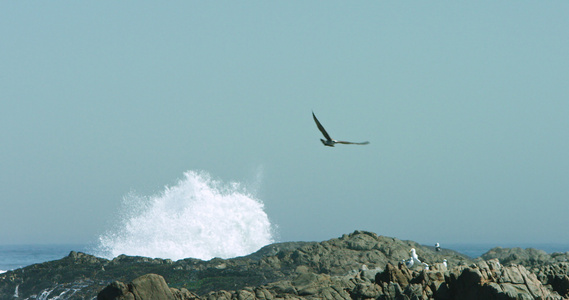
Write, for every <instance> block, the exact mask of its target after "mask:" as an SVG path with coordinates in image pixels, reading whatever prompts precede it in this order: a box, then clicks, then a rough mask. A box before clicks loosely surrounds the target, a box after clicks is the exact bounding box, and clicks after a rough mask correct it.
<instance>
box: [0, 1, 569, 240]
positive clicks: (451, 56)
mask: <svg viewBox="0 0 569 300" xmlns="http://www.w3.org/2000/svg"><path fill="white" fill-rule="evenodd" d="M567 16H569V3H568V2H562V1H555V2H547V3H544V2H538V1H515V2H514V1H500V2H496V1H476V2H470V3H464V2H461V3H460V4H459V3H457V2H455V1H442V2H441V1H436V2H434V1H429V2H424V1H421V2H405V3H401V2H390V1H359V2H352V1H350V2H348V1H325V2H323V1H264V2H261V1H223V2H222V1H217V2H205V1H168V2H157V1H156V2H150V1H137V2H132V1H120V2H117V1H90V2H77V1H57V2H53V1H50V2H27V1H26V2H22V1H3V2H2V3H0V37H1V39H0V45H1V46H0V56H1V57H2V59H1V60H0V70H1V71H0V74H1V78H0V97H1V106H0V116H1V117H0V140H1V141H2V142H1V147H0V163H1V166H0V201H1V202H0V243H61V242H71V243H76V242H79V243H85V242H92V241H94V240H96V238H97V236H98V235H99V234H101V233H102V232H103V231H104V230H106V229H107V225H108V224H109V222H112V219H113V218H116V214H115V211H116V210H117V209H118V207H119V206H120V202H121V199H122V197H123V196H124V195H126V194H127V193H128V192H130V191H136V192H137V193H140V194H142V195H151V194H153V193H159V192H160V191H161V190H162V188H163V187H164V186H165V185H172V184H175V183H176V181H177V179H179V178H181V177H182V176H183V172H184V171H187V170H205V171H207V172H209V173H210V174H211V175H212V176H213V177H215V178H219V179H221V180H224V181H230V180H236V181H242V182H245V183H247V182H253V181H254V180H255V177H256V174H257V170H259V169H262V170H263V175H262V181H261V183H260V189H259V191H258V197H259V198H260V199H261V200H262V201H263V202H264V203H265V211H266V212H267V214H268V216H269V218H270V220H271V221H272V223H273V224H275V225H277V226H278V235H277V239H278V240H280V241H290V240H326V239H330V238H334V237H337V236H340V235H341V234H344V233H349V232H352V231H353V230H356V229H365V230H371V231H374V232H376V233H378V234H382V235H386V236H393V237H397V238H400V239H411V240H416V241H418V242H422V243H427V244H433V243H434V242H436V241H439V242H441V243H445V242H446V243H456V242H485V243H496V244H499V243H511V242H519V243H529V242H560V243H567V242H569V230H568V228H569V218H568V217H567V213H568V212H569V201H568V200H569V171H568V170H569V158H568V153H569V140H568V129H569V84H568V82H569V81H568V79H569V75H568V74H569V73H568V70H569V55H568V53H569V19H568V18H567ZM312 110H314V112H315V113H316V115H317V116H318V117H319V119H320V121H321V122H322V123H323V125H324V126H325V127H326V129H327V130H328V131H329V133H330V134H331V135H332V137H334V138H337V139H346V140H354V141H361V140H369V141H370V142H371V144H370V145H368V146H347V145H339V146H337V147H335V148H328V147H324V146H322V144H321V143H320V141H319V139H320V138H321V134H320V133H319V132H318V130H317V128H316V126H315V124H314V122H313V120H312V116H311V111H312Z"/></svg>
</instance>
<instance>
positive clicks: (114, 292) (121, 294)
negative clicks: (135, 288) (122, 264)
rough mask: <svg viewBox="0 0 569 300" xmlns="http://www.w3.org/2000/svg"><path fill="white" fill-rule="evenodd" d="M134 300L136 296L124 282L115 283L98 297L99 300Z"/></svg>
mask: <svg viewBox="0 0 569 300" xmlns="http://www.w3.org/2000/svg"><path fill="white" fill-rule="evenodd" d="M115 299H117V300H119V299H120V300H123V299H124V300H127V299H128V300H131V299H132V300H134V295H133V294H132V293H131V292H130V291H129V289H128V286H127V285H126V284H124V283H122V282H119V281H115V282H113V283H111V284H109V286H107V287H106V288H104V289H103V290H102V291H101V292H100V293H99V294H98V295H97V300H115Z"/></svg>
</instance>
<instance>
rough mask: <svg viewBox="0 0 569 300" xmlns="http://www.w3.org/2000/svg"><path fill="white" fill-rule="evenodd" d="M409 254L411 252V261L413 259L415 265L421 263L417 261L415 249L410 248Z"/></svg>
mask: <svg viewBox="0 0 569 300" xmlns="http://www.w3.org/2000/svg"><path fill="white" fill-rule="evenodd" d="M409 252H411V259H413V261H415V262H417V263H419V264H420V263H421V261H420V260H419V256H418V255H417V252H416V251H415V248H411V250H409Z"/></svg>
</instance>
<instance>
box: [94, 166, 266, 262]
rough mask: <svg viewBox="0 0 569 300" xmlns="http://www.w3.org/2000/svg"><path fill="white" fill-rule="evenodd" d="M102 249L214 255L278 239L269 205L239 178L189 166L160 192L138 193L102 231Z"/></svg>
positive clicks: (161, 254) (109, 253)
mask: <svg viewBox="0 0 569 300" xmlns="http://www.w3.org/2000/svg"><path fill="white" fill-rule="evenodd" d="M99 241H100V246H99V251H98V252H99V253H98V255H100V256H103V257H108V258H113V257H116V256H118V255H121V254H126V255H133V256H134V255H137V256H146V257H159V258H170V259H174V260H178V259H182V258H188V257H192V258H199V259H205V260H207V259H211V258H213V257H221V258H231V257H236V256H242V255H247V254H249V253H252V252H254V251H256V250H258V249H259V248H261V247H263V246H265V245H267V244H270V243H272V242H273V238H272V229H271V223H270V221H269V218H268V216H267V214H266V213H265V211H264V205H263V203H262V202H261V201H260V200H259V199H256V198H255V197H254V196H253V195H251V194H250V193H248V192H247V190H246V189H245V188H243V187H242V186H241V185H240V184H239V183H235V182H233V183H229V184H224V183H222V182H220V181H217V180H214V179H212V178H211V176H210V175H209V174H208V173H206V172H195V171H188V172H186V173H184V178H183V179H181V180H179V182H178V183H177V184H176V185H174V186H172V187H166V188H165V189H164V191H163V192H162V193H161V194H159V195H156V196H151V197H142V196H137V195H135V194H133V193H131V194H129V195H127V196H126V197H125V198H124V201H123V211H122V215H121V216H120V222H119V224H118V226H117V227H116V228H114V229H112V230H110V231H108V232H107V233H105V234H103V235H102V236H100V237H99Z"/></svg>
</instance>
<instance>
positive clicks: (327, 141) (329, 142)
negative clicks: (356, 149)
mask: <svg viewBox="0 0 569 300" xmlns="http://www.w3.org/2000/svg"><path fill="white" fill-rule="evenodd" d="M312 117H313V118H314V122H316V126H318V129H319V130H320V132H322V134H323V135H324V137H325V138H326V139H325V140H324V139H320V141H322V144H324V146H328V147H334V145H335V144H351V145H367V144H369V142H368V141H365V142H362V143H353V142H346V141H338V140H335V139H333V138H331V137H330V135H329V134H328V132H326V129H324V127H323V126H322V124H320V122H319V121H318V119H317V118H316V115H314V112H312Z"/></svg>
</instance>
